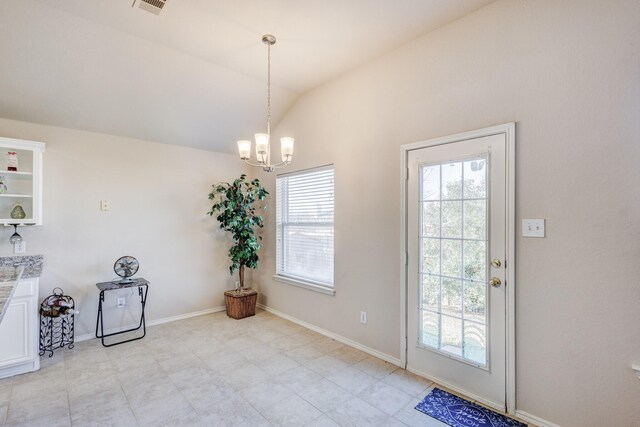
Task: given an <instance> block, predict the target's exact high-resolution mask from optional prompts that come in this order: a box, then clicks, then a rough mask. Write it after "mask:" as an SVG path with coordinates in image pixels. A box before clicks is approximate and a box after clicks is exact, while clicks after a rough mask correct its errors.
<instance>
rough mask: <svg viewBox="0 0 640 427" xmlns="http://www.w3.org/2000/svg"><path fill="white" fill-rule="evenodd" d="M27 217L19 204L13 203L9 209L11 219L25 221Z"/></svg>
mask: <svg viewBox="0 0 640 427" xmlns="http://www.w3.org/2000/svg"><path fill="white" fill-rule="evenodd" d="M26 216H27V214H26V212H25V211H24V208H23V207H22V205H21V204H20V203H15V204H14V205H13V209H11V219H25V218H26Z"/></svg>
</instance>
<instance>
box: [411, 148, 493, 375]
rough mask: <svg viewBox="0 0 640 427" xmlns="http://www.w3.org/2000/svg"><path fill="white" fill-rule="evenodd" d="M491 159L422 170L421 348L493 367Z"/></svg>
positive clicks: (449, 163)
mask: <svg viewBox="0 0 640 427" xmlns="http://www.w3.org/2000/svg"><path fill="white" fill-rule="evenodd" d="M488 162H489V158H488V156H487V155H483V156H476V157H474V158H467V159H459V160H456V161H448V162H446V163H438V164H428V165H421V166H420V168H419V170H420V194H421V200H420V215H419V218H420V221H421V224H420V230H421V231H420V244H419V248H420V260H421V263H420V267H419V268H420V271H419V273H420V280H419V282H420V285H419V294H420V314H421V315H420V316H419V319H418V322H419V326H418V329H419V334H418V340H419V345H420V346H424V347H426V348H429V349H432V350H435V351H438V352H442V353H445V354H446V355H448V356H452V357H455V358H459V359H462V360H464V361H467V362H469V363H472V364H474V365H477V366H480V367H485V366H487V354H488V342H487V312H488V311H487V307H486V305H487V285H486V283H487V269H488V268H487V267H488V255H487V236H488V231H487V229H488V224H489V221H488V209H487V199H488V190H487V189H488V173H487V171H488V169H489V165H488Z"/></svg>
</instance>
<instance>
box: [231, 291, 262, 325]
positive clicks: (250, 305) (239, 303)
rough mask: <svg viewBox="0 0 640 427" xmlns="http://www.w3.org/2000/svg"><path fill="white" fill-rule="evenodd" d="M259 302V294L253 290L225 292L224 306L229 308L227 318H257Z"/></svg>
mask: <svg viewBox="0 0 640 427" xmlns="http://www.w3.org/2000/svg"><path fill="white" fill-rule="evenodd" d="M257 300H258V292H257V291H254V290H252V289H243V290H242V291H227V292H225V293H224V305H225V306H226V307H227V316H229V317H231V318H233V319H244V318H245V317H250V316H255V314H256V302H257Z"/></svg>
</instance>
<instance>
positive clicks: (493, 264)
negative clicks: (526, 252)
mask: <svg viewBox="0 0 640 427" xmlns="http://www.w3.org/2000/svg"><path fill="white" fill-rule="evenodd" d="M491 265H492V266H494V267H495V268H498V267H500V266H501V265H502V263H501V262H500V260H499V259H498V258H494V259H492V260H491Z"/></svg>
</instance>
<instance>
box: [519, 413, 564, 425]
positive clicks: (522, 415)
mask: <svg viewBox="0 0 640 427" xmlns="http://www.w3.org/2000/svg"><path fill="white" fill-rule="evenodd" d="M516 417H518V418H520V419H521V420H522V421H526V422H528V423H531V424H535V425H536V426H538V427H560V425H558V424H554V423H552V422H551V421H547V420H543V419H542V418H540V417H536V416H535V415H531V414H529V413H528V412H525V411H520V410H516Z"/></svg>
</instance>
